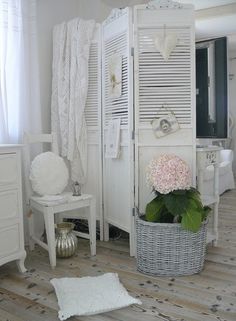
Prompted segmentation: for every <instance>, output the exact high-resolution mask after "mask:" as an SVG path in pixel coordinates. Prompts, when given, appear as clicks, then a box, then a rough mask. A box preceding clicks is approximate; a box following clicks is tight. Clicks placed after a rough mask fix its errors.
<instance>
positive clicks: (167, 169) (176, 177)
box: [146, 154, 191, 194]
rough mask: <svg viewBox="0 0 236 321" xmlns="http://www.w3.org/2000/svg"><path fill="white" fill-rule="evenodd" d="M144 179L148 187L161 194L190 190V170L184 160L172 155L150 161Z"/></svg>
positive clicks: (164, 155)
mask: <svg viewBox="0 0 236 321" xmlns="http://www.w3.org/2000/svg"><path fill="white" fill-rule="evenodd" d="M146 177H147V182H148V184H149V185H150V187H151V188H152V189H154V190H155V191H157V192H159V193H161V194H168V193H170V192H172V191H175V190H185V189H190V184H191V173H190V168H189V166H188V164H187V163H186V162H185V161H184V160H182V159H181V158H180V157H178V156H176V155H173V154H163V155H161V156H160V157H158V158H154V159H152V160H151V162H150V163H149V165H148V167H147V176H146Z"/></svg>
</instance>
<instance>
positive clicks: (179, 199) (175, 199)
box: [163, 193, 189, 216]
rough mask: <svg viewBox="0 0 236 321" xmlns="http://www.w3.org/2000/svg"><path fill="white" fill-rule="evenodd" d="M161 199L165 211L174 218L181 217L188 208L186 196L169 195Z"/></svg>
mask: <svg viewBox="0 0 236 321" xmlns="http://www.w3.org/2000/svg"><path fill="white" fill-rule="evenodd" d="M163 199H164V202H165V206H166V208H167V210H168V211H169V212H170V213H171V214H172V215H174V216H176V215H182V213H184V212H185V210H186V209H187V207H188V202H189V200H188V198H187V197H186V195H182V194H173V193H169V194H167V195H165V196H164V198H163Z"/></svg>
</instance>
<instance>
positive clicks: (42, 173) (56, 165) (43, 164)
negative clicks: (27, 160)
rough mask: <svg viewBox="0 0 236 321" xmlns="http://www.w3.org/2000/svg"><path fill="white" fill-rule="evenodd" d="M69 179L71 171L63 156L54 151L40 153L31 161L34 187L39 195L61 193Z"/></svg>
mask: <svg viewBox="0 0 236 321" xmlns="http://www.w3.org/2000/svg"><path fill="white" fill-rule="evenodd" d="M68 179H69V173H68V169H67V167H66V164H65V162H64V160H63V158H62V157H60V156H58V155H56V154H54V153H52V152H45V153H41V154H39V155H38V156H36V157H35V159H34V160H33V161H32V163H31V169H30V180H31V184H32V189H33V190H34V191H35V192H36V193H38V194H39V195H56V194H60V193H61V192H62V191H63V190H64V189H65V187H66V185H67V183H68Z"/></svg>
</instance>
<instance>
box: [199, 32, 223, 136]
mask: <svg viewBox="0 0 236 321" xmlns="http://www.w3.org/2000/svg"><path fill="white" fill-rule="evenodd" d="M227 77H228V72H227V38H226V37H222V38H217V39H212V40H207V41H201V42H197V43H196V121H197V138H227V118H228V117H227V110H228V106H227V105H228V95H227V92H228V89H227Z"/></svg>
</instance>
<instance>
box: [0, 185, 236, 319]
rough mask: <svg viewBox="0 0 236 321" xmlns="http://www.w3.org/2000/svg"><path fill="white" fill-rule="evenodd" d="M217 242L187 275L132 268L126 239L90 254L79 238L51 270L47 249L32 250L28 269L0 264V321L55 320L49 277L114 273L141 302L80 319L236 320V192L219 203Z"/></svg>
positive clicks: (53, 295) (101, 246)
mask: <svg viewBox="0 0 236 321" xmlns="http://www.w3.org/2000/svg"><path fill="white" fill-rule="evenodd" d="M219 225H220V241H219V244H218V247H216V248H212V247H209V248H208V254H207V260H206V264H205V268H204V270H203V271H202V272H201V273H200V274H198V275H193V276H188V277H178V278H168V277H147V276H145V275H143V274H140V273H138V272H137V271H136V265H135V259H133V258H130V257H129V255H128V244H127V242H126V241H125V240H123V241H115V242H109V243H100V242H98V249H97V256H96V257H93V258H91V257H90V254H89V253H90V251H89V246H88V242H87V241H83V240H80V241H79V250H78V253H77V255H76V256H75V257H73V258H70V259H64V260H63V259H58V265H57V268H56V269H55V270H54V271H52V270H51V268H50V266H49V262H48V257H47V253H46V252H45V251H44V250H41V249H39V248H37V249H36V250H35V251H33V252H31V253H30V254H29V255H28V257H27V261H26V265H27V268H28V269H29V271H28V272H27V273H25V274H24V275H22V274H20V273H18V271H17V268H16V266H15V264H14V263H10V264H6V265H4V266H2V267H0V321H7V320H8V321H55V320H58V318H57V310H58V306H57V300H56V296H55V293H54V290H53V288H52V286H51V284H50V283H49V280H50V279H51V278H52V277H63V276H86V275H99V274H102V273H105V272H117V273H118V274H119V276H120V279H121V281H122V283H123V284H124V286H125V287H126V288H127V289H128V291H129V292H130V294H131V295H133V296H137V297H139V298H140V299H141V300H142V302H143V305H142V306H132V307H129V308H125V309H121V310H117V311H113V312H109V313H105V314H101V315H97V316H91V317H74V318H71V319H69V320H71V321H72V320H81V321H143V320H147V321H154V320H155V321H158V320H160V321H164V320H166V321H235V320H236V191H230V192H227V193H225V194H224V195H223V196H222V197H221V202H220V224H219Z"/></svg>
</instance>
